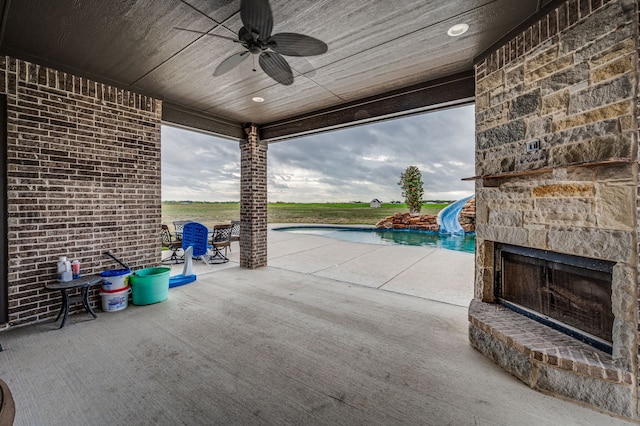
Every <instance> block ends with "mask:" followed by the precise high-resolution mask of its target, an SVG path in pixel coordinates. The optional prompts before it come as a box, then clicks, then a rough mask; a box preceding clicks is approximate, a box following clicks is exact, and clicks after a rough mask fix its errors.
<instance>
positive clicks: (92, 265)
mask: <svg viewBox="0 0 640 426" xmlns="http://www.w3.org/2000/svg"><path fill="white" fill-rule="evenodd" d="M0 93H2V94H5V95H6V97H7V111H8V117H7V169H8V171H7V185H8V193H7V206H8V253H6V254H4V253H3V254H2V255H3V256H4V255H6V256H8V261H9V265H8V267H9V269H8V282H7V285H8V296H9V299H8V300H9V326H16V325H23V324H28V323H33V322H38V321H41V320H45V319H49V318H51V317H52V316H54V315H55V314H56V313H57V311H58V309H59V307H60V295H59V292H49V291H46V290H45V289H44V286H45V285H46V284H47V283H50V282H53V281H54V278H55V273H56V262H57V260H58V257H59V256H61V255H66V256H68V257H69V258H70V259H79V260H80V262H81V266H82V270H83V272H84V273H85V274H88V273H96V272H101V271H103V270H105V269H113V268H117V267H118V265H117V264H116V263H114V262H113V261H112V260H111V259H109V258H108V257H106V256H104V255H103V254H102V253H103V252H105V251H106V250H112V251H113V252H114V254H115V255H116V256H117V257H119V258H120V259H122V260H123V261H125V262H126V263H128V264H129V265H130V266H131V267H132V268H140V267H146V266H151V265H154V264H156V263H157V262H158V261H159V259H160V245H159V243H158V242H159V236H158V231H159V229H160V218H161V205H160V198H161V186H160V185H161V183H160V119H161V102H160V101H158V100H156V99H153V98H149V97H146V96H142V95H140V94H137V93H133V92H130V91H127V90H122V89H118V88H115V87H110V86H107V85H104V84H100V83H96V82H94V81H91V80H88V79H86V78H81V77H77V76H74V75H71V74H67V73H64V72H60V71H57V70H55V69H51V68H47V67H43V66H39V65H35V64H32V63H29V62H25V61H21V60H16V59H13V58H9V57H2V56H0ZM98 300H99V296H98V295H97V288H94V289H93V290H92V292H91V301H92V304H94V305H95V304H97V303H98Z"/></svg>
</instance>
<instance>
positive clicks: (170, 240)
mask: <svg viewBox="0 0 640 426" xmlns="http://www.w3.org/2000/svg"><path fill="white" fill-rule="evenodd" d="M160 235H161V236H162V247H165V248H167V249H169V250H171V256H169V257H166V258H164V259H162V263H182V262H184V256H178V250H180V249H181V248H182V242H181V241H178V240H176V239H175V238H174V236H173V235H172V234H171V231H169V227H168V226H167V225H162V229H161V231H160Z"/></svg>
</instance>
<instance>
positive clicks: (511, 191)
mask: <svg viewBox="0 0 640 426" xmlns="http://www.w3.org/2000/svg"><path fill="white" fill-rule="evenodd" d="M556 4H557V3H556ZM637 13H638V4H637V2H636V1H633V0H612V1H596V0H591V1H588V0H580V1H578V0H572V1H567V2H565V3H561V5H560V6H559V7H557V8H555V9H553V10H551V11H550V12H549V13H548V14H546V15H545V16H543V17H542V18H541V19H540V20H539V21H538V22H535V23H533V24H532V25H530V26H528V27H526V28H523V29H522V31H521V32H518V33H517V34H516V35H515V36H514V38H513V39H512V40H510V41H509V42H507V43H506V44H504V45H503V46H501V47H499V48H498V49H497V50H495V51H493V52H489V55H488V56H486V57H484V58H483V59H481V60H479V61H478V62H477V63H476V172H477V175H478V180H477V181H476V182H477V184H476V238H477V250H476V283H475V297H476V301H475V302H474V303H475V304H477V303H493V302H494V301H495V300H494V299H495V295H494V287H493V283H494V272H495V270H494V244H495V243H496V242H497V243H508V244H514V245H518V246H524V247H533V248H537V249H543V250H550V251H554V252H560V253H568V254H573V255H579V256H584V257H590V258H598V259H606V260H609V261H613V262H616V266H615V267H614V272H613V284H612V285H613V289H612V290H613V296H612V298H613V311H614V315H615V323H614V330H613V336H614V337H613V355H612V357H611V365H610V366H613V367H614V368H617V369H619V370H620V374H618V375H613V374H612V375H606V374H605V375H604V377H602V375H601V376H600V377H595V378H594V376H593V375H589V374H585V371H587V370H581V369H575V371H574V370H572V369H569V370H570V373H567V370H566V369H564V370H562V371H561V372H560V371H559V370H558V371H556V370H554V368H555V367H556V366H557V365H559V364H562V362H561V361H562V360H561V361H560V362H557V363H556V365H555V366H554V365H553V363H551V364H546V365H547V366H548V367H549V368H551V370H549V369H546V370H545V372H546V373H547V374H551V373H549V371H554V373H553V374H551V375H553V376H554V377H556V379H554V380H551V381H550V382H549V383H547V384H546V385H545V386H544V387H542V389H543V390H545V391H546V392H551V393H554V394H558V395H561V396H563V397H567V398H572V399H575V400H579V401H582V402H585V403H587V404H590V405H594V406H597V407H599V408H601V409H604V410H607V411H609V412H613V413H616V414H619V415H623V416H627V417H634V418H638V407H637V395H638V392H637V377H638V359H637V357H638V355H637V354H638V301H637V287H638V286H637V279H638V278H637V276H638V273H637V272H638V249H637V244H638V237H637V233H638V226H637V223H638V221H637V216H638V213H637V211H638V209H637V205H638V196H637V194H638V170H637V168H638V164H637V155H638V149H637V143H638V142H637V134H638V126H637V120H638V112H637V111H638V109H637V103H638V95H637V87H638V83H637V81H638V46H639V45H640V43H639V42H638V39H637V37H638V35H637V34H638V33H637V30H638V15H637ZM529 143H531V145H539V147H540V148H539V149H538V150H534V151H532V152H528V151H527V145H528V144H529ZM485 313H486V311H485V310H483V309H479V308H478V307H477V306H476V307H475V308H474V309H473V310H472V311H470V320H471V322H470V339H471V342H472V344H473V345H474V346H475V347H476V348H478V349H480V350H481V351H483V352H485V353H486V354H487V355H488V356H490V357H492V358H493V359H495V360H496V361H497V362H498V363H500V364H502V365H503V366H504V367H505V368H506V369H507V370H509V371H512V372H515V371H517V369H518V366H517V365H516V364H518V362H519V361H518V360H517V357H515V356H514V354H513V352H514V351H515V352H518V353H520V354H524V358H523V359H528V357H532V356H533V355H532V352H531V351H529V352H527V351H526V350H525V348H526V347H527V346H526V345H525V344H523V343H522V342H519V341H518V337H517V336H516V337H514V336H509V337H508V338H507V337H504V336H505V334H504V333H501V332H500V331H499V330H495V329H493V328H492V327H491V326H487V324H490V323H491V321H485V319H486V318H483V315H485ZM480 324H482V325H483V326H482V327H481V326H480ZM525 334H526V333H525ZM519 335H520V336H522V334H519ZM500 336H502V337H500ZM528 337H529V338H531V337H535V336H532V335H531V333H529V334H528ZM505 342H506V344H504V343H505ZM558 345H559V346H558V348H556V349H557V350H551V352H552V359H556V361H557V358H558V357H560V358H562V354H564V353H567V352H566V351H562V350H561V346H562V344H558ZM547 349H549V348H547ZM551 349H553V348H551ZM593 351H594V353H595V355H594V357H595V358H596V359H597V358H598V356H600V355H603V354H601V353H600V355H598V353H597V352H598V351H596V350H595V349H594V350H593ZM531 359H533V358H531ZM520 361H522V360H520ZM539 361H542V362H544V360H543V359H541V360H536V362H537V363H538V365H539ZM529 371H530V372H531V374H533V375H535V374H538V373H539V372H540V371H541V370H539V369H538V370H535V369H531V370H529ZM534 371H537V372H538V373H536V372H534ZM514 374H516V373H514ZM516 375H518V376H519V377H520V375H519V374H516ZM596 376H597V375H596ZM616 377H618V378H616ZM619 377H625V378H626V379H624V380H620V379H619ZM629 377H631V379H629ZM521 378H522V377H521ZM529 379H531V380H529ZM523 380H525V382H528V383H533V382H535V377H530V378H527V379H523ZM603 381H604V382H603ZM629 382H631V383H629ZM603 383H605V384H606V385H607V386H609V385H611V386H613V387H614V388H615V389H616V391H615V392H614V391H611V390H610V389H609V387H607V386H604V385H603ZM605 388H606V389H609V390H607V391H606V392H604V391H602V389H605ZM587 394H588V395H597V397H593V396H590V397H589V398H585V397H584V395H587Z"/></svg>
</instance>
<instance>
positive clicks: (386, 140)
mask: <svg viewBox="0 0 640 426" xmlns="http://www.w3.org/2000/svg"><path fill="white" fill-rule="evenodd" d="M474 137H475V136H474V107H473V105H470V106H465V107H459V108H453V109H448V110H444V111H438V112H432V113H427V114H422V115H418V116H413V117H407V118H399V119H395V120H389V121H384V122H380V123H375V124H369V125H365V126H358V127H354V128H350V129H345V130H337V131H332V132H327V133H322V134H319V135H313V136H306V137H302V138H296V139H291V140H287V141H284V142H276V143H273V144H270V145H269V149H268V152H267V158H268V164H267V171H268V191H269V201H270V202H276V201H285V202H347V201H364V202H369V201H370V200H371V199H373V198H378V199H380V200H381V201H383V202H389V201H393V200H402V195H401V192H402V191H401V189H400V186H399V185H398V181H399V180H400V173H401V172H402V171H404V170H405V169H406V168H407V167H408V166H410V165H415V166H418V168H419V169H420V171H421V172H422V180H423V181H424V190H425V197H424V198H425V199H427V200H432V199H444V200H455V199H460V198H463V197H465V196H467V195H471V194H473V190H474V184H473V182H466V181H465V182H463V181H461V179H462V178H464V177H469V176H473V175H474V174H475V173H474ZM162 199H163V200H192V201H238V200H239V199H240V148H239V146H238V142H237V141H230V140H227V139H222V138H217V137H213V136H210V135H206V134H202V133H197V132H193V131H188V130H183V129H178V128H175V127H170V126H163V127H162Z"/></svg>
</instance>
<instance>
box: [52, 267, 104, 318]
mask: <svg viewBox="0 0 640 426" xmlns="http://www.w3.org/2000/svg"><path fill="white" fill-rule="evenodd" d="M101 281H102V277H100V276H99V275H87V276H85V277H80V278H74V279H72V280H71V281H67V282H55V283H51V284H47V285H45V286H44V288H46V289H47V290H59V291H60V293H61V294H62V305H61V306H60V312H58V316H57V317H56V319H55V320H54V321H53V322H56V321H58V319H60V316H61V315H62V314H63V313H64V317H63V318H62V323H61V324H60V328H62V327H64V323H65V322H66V321H67V315H68V314H69V305H70V304H71V303H72V302H77V301H81V302H82V306H84V309H85V310H86V311H87V312H89V313H90V314H91V315H92V316H93V317H94V318H98V316H97V315H96V313H95V312H93V309H91V306H90V305H89V287H91V286H92V285H95V284H98V283H100V282H101ZM75 288H79V289H80V296H71V297H69V293H68V291H69V290H73V289H75Z"/></svg>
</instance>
